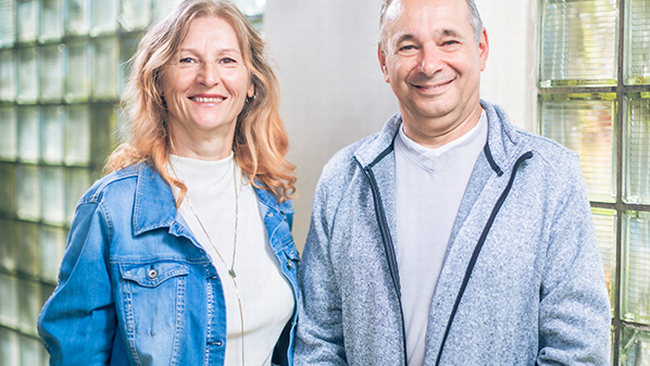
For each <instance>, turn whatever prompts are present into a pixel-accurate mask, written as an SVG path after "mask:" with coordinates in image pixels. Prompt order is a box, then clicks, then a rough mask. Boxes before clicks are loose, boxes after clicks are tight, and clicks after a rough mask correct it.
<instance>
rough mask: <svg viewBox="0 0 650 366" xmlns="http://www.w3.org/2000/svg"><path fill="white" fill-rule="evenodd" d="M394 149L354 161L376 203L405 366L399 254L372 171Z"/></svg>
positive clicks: (406, 362)
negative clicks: (368, 160)
mask: <svg viewBox="0 0 650 366" xmlns="http://www.w3.org/2000/svg"><path fill="white" fill-rule="evenodd" d="M392 150H393V145H392V144H391V146H390V147H389V148H388V149H386V150H384V152H383V153H381V154H379V156H378V157H377V158H376V159H375V160H374V161H373V162H372V163H370V164H368V166H366V167H363V166H362V165H361V163H360V162H359V160H357V158H356V157H355V158H354V161H355V162H356V163H357V165H359V167H360V168H361V171H362V172H363V174H364V176H365V177H366V179H367V180H368V183H369V184H370V190H371V191H372V198H373V201H374V205H375V216H376V217H377V225H378V226H379V233H380V234H381V238H382V243H383V244H384V253H385V254H386V261H387V262H388V270H389V272H390V277H391V280H392V282H393V287H394V288H395V292H397V305H398V307H399V315H400V320H401V325H402V329H401V331H402V347H403V349H404V352H403V356H404V366H406V365H408V359H407V355H406V350H407V348H406V329H405V327H404V310H403V309H402V291H401V286H400V282H399V272H398V266H397V256H396V255H395V247H394V246H393V239H392V238H391V236H390V230H389V229H388V223H387V220H386V212H385V211H384V206H383V204H382V201H381V195H380V194H379V186H378V185H377V180H376V179H375V173H373V171H372V167H373V166H374V165H375V164H376V163H377V162H379V161H380V160H382V159H383V158H384V157H385V156H386V155H388V154H389V153H390V152H391V151H392Z"/></svg>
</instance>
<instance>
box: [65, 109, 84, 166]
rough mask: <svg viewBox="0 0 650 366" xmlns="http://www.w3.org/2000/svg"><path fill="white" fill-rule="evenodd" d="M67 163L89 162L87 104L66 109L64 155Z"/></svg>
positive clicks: (79, 163) (80, 163) (81, 163)
mask: <svg viewBox="0 0 650 366" xmlns="http://www.w3.org/2000/svg"><path fill="white" fill-rule="evenodd" d="M64 161H65V163H66V164H67V165H87V164H88V163H89V162H90V113H89V111H88V106H87V105H73V106H69V107H68V108H67V109H66V123H65V157H64Z"/></svg>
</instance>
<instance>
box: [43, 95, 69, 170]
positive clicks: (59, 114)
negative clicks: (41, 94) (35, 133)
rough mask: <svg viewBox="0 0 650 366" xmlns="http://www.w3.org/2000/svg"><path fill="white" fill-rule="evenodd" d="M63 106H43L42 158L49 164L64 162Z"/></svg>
mask: <svg viewBox="0 0 650 366" xmlns="http://www.w3.org/2000/svg"><path fill="white" fill-rule="evenodd" d="M64 110H65V108H64V107H63V106H46V107H41V159H42V160H43V161H44V162H46V163H49V164H61V163H62V162H63V115H64Z"/></svg>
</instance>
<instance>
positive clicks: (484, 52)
mask: <svg viewBox="0 0 650 366" xmlns="http://www.w3.org/2000/svg"><path fill="white" fill-rule="evenodd" d="M478 49H479V51H480V52H481V54H480V58H481V71H484V70H485V66H486V64H487V59H488V54H489V53H490V44H489V42H488V36H487V30H486V29H485V28H483V32H481V39H479V42H478Z"/></svg>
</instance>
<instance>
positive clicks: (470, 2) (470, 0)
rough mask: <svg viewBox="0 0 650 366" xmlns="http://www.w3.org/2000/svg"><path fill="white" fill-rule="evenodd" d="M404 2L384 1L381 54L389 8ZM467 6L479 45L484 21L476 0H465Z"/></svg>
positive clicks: (469, 20) (384, 42) (378, 42)
mask: <svg viewBox="0 0 650 366" xmlns="http://www.w3.org/2000/svg"><path fill="white" fill-rule="evenodd" d="M402 1H403V0H384V3H383V4H382V6H381V11H380V14H379V37H378V40H377V44H378V45H379V47H380V49H381V52H382V53H383V52H384V51H385V48H386V41H387V37H386V29H387V27H388V26H387V21H386V20H387V17H386V15H387V14H388V10H389V8H390V7H391V6H392V5H393V4H394V3H397V2H402ZM465 4H466V5H467V8H468V16H469V19H468V22H469V24H470V25H471V26H472V28H473V29H474V38H475V41H476V44H479V42H480V39H481V32H483V21H482V20H481V15H480V14H479V12H478V8H477V7H476V3H475V1H474V0H465Z"/></svg>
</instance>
